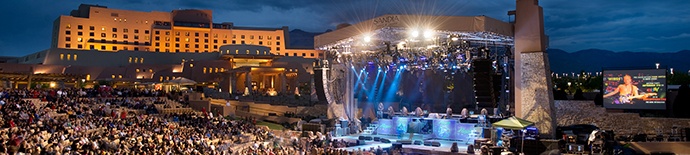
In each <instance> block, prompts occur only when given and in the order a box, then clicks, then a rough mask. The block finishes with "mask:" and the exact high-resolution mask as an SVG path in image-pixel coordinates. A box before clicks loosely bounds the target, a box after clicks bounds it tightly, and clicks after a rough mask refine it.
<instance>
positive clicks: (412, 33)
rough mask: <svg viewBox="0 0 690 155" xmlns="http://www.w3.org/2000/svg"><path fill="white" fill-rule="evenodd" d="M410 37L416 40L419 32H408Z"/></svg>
mask: <svg viewBox="0 0 690 155" xmlns="http://www.w3.org/2000/svg"><path fill="white" fill-rule="evenodd" d="M410 37H412V38H417V37H419V31H418V30H412V31H410Z"/></svg>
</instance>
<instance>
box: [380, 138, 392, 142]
mask: <svg viewBox="0 0 690 155" xmlns="http://www.w3.org/2000/svg"><path fill="white" fill-rule="evenodd" d="M381 143H391V141H390V140H388V139H386V138H381Z"/></svg>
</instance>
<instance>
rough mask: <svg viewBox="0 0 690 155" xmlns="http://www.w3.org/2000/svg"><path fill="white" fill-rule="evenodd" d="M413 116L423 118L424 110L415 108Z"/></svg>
mask: <svg viewBox="0 0 690 155" xmlns="http://www.w3.org/2000/svg"><path fill="white" fill-rule="evenodd" d="M414 114H416V115H417V117H422V116H424V110H422V107H417V109H415V110H414Z"/></svg>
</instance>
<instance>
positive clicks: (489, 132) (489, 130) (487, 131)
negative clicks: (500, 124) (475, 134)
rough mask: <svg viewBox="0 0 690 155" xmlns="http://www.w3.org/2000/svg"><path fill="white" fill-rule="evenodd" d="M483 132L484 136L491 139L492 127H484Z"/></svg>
mask: <svg viewBox="0 0 690 155" xmlns="http://www.w3.org/2000/svg"><path fill="white" fill-rule="evenodd" d="M482 129H483V132H482V134H483V135H484V136H483V137H484V138H488V139H491V128H482Z"/></svg>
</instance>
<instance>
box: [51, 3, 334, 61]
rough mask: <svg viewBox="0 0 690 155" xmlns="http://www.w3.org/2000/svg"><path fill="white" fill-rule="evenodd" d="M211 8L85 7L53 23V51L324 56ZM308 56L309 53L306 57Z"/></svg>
mask: <svg viewBox="0 0 690 155" xmlns="http://www.w3.org/2000/svg"><path fill="white" fill-rule="evenodd" d="M212 19H213V16H212V11H211V10H173V11H171V12H157V11H153V12H140V11H130V10H118V9H109V8H107V7H105V6H97V5H85V4H82V5H80V6H79V8H78V9H77V10H73V11H72V12H71V13H70V15H62V16H60V17H58V18H57V19H56V20H55V22H54V24H53V38H52V44H51V48H64V49H77V50H98V51H109V52H114V51H119V50H126V51H128V50H131V51H148V52H170V53H178V52H191V53H206V52H218V50H219V48H220V46H222V45H242V44H245V45H260V46H266V47H269V48H270V50H271V51H272V52H273V53H274V54H277V55H290V56H302V57H306V58H318V57H319V55H323V54H322V53H318V52H314V51H310V52H306V53H305V52H304V51H302V50H298V51H292V50H289V49H287V48H286V44H287V43H288V42H289V37H288V35H287V33H288V28H287V27H286V26H283V27H280V28H255V27H239V26H235V25H234V24H233V23H214V22H213V20H212ZM303 53H305V54H303Z"/></svg>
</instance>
